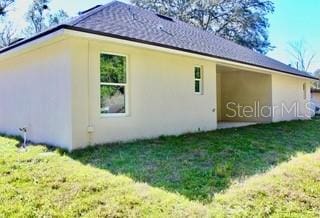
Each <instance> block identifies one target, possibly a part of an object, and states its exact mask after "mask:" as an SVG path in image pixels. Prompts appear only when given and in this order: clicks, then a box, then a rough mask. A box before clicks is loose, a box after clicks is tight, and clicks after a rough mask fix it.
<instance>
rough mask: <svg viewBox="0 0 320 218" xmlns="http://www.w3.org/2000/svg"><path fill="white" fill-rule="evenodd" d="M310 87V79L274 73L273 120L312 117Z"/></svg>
mask: <svg viewBox="0 0 320 218" xmlns="http://www.w3.org/2000/svg"><path fill="white" fill-rule="evenodd" d="M304 85H305V90H304ZM310 88H311V82H310V80H307V79H303V78H296V77H290V76H285V75H280V74H273V75H272V104H273V122H278V121H287V120H295V119H309V118H310V117H311V110H310V108H311V105H310V100H311V93H310Z"/></svg>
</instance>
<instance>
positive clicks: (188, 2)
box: [131, 0, 274, 54]
mask: <svg viewBox="0 0 320 218" xmlns="http://www.w3.org/2000/svg"><path fill="white" fill-rule="evenodd" d="M131 2H132V3H133V4H135V5H137V6H139V7H142V8H145V9H148V10H153V11H155V12H157V13H160V14H163V15H166V16H170V17H175V18H177V19H179V20H182V21H184V22H187V23H191V24H193V25H195V26H197V27H200V28H202V29H203V30H207V31H212V32H213V33H215V34H216V35H218V36H221V37H223V38H225V39H229V40H232V41H234V42H236V43H238V44H240V45H243V46H246V47H248V48H250V49H253V50H255V51H258V52H260V53H263V54H265V53H267V52H268V51H269V50H271V49H272V48H273V47H272V46H271V44H270V42H269V39H268V31H267V29H268V27H269V21H268V18H267V15H268V14H269V13H272V12H273V11H274V5H273V3H272V2H271V1H270V0H131Z"/></svg>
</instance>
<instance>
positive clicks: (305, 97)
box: [303, 83, 307, 100]
mask: <svg viewBox="0 0 320 218" xmlns="http://www.w3.org/2000/svg"><path fill="white" fill-rule="evenodd" d="M303 99H304V100H306V99H307V84H306V83H303Z"/></svg>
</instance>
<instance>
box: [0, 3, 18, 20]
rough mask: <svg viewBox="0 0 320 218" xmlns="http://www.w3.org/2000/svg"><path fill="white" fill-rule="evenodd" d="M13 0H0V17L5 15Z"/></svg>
mask: <svg viewBox="0 0 320 218" xmlns="http://www.w3.org/2000/svg"><path fill="white" fill-rule="evenodd" d="M14 1H15V0H0V17H2V16H5V15H6V13H7V10H8V8H9V6H10V5H12V4H13V3H14Z"/></svg>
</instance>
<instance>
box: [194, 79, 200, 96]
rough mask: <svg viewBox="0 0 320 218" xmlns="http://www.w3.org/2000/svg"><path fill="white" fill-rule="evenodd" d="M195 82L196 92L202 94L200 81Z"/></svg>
mask: <svg viewBox="0 0 320 218" xmlns="http://www.w3.org/2000/svg"><path fill="white" fill-rule="evenodd" d="M194 82H195V84H194V91H195V92H197V93H200V81H199V80H195V81H194Z"/></svg>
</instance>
